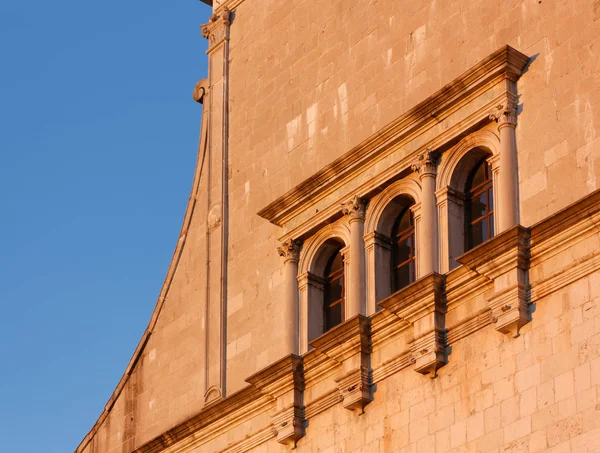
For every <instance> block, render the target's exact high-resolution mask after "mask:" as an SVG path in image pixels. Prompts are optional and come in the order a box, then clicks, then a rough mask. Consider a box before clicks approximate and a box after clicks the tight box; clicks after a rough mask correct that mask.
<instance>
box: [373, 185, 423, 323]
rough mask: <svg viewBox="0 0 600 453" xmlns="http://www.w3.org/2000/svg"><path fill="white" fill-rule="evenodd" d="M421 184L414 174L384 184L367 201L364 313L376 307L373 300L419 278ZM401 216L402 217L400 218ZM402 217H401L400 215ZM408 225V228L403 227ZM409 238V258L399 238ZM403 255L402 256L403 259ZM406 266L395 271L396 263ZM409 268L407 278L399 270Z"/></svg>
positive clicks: (375, 302)
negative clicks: (365, 303) (385, 185)
mask: <svg viewBox="0 0 600 453" xmlns="http://www.w3.org/2000/svg"><path fill="white" fill-rule="evenodd" d="M420 196H421V186H420V184H419V182H418V180H417V178H416V177H415V176H414V175H408V176H407V177H405V178H403V179H401V180H399V181H396V182H394V183H392V184H390V185H389V186H388V187H386V188H385V189H384V190H383V191H382V192H381V193H380V194H378V195H377V196H375V197H374V198H373V199H372V200H371V201H370V202H369V209H368V210H367V214H366V219H365V235H364V240H365V254H366V277H367V288H366V289H367V313H368V314H373V313H375V312H376V311H377V310H379V306H378V305H377V303H378V302H379V301H381V300H383V299H385V298H386V297H388V296H390V295H391V294H392V293H394V292H396V291H398V290H400V289H402V288H403V287H404V286H406V284H408V283H412V282H413V281H415V280H416V279H417V278H419V277H420V273H419V259H418V249H419V247H418V244H419V241H421V239H420V218H421V215H420V207H421V199H420ZM404 216H405V217H404ZM403 217H404V220H402V218H403ZM407 225H410V226H411V230H409V229H407V228H405V227H407ZM408 238H410V242H411V246H412V247H411V248H412V250H411V252H410V253H411V255H412V256H411V257H410V258H411V259H410V261H409V262H406V263H405V261H407V259H408V257H406V253H405V250H404V249H402V250H399V249H398V245H399V241H400V240H402V241H404V242H403V243H404V244H406V239H408ZM404 257H406V258H404ZM403 264H404V265H408V266H406V267H405V268H403V269H401V270H399V271H398V272H395V270H396V269H397V268H398V266H401V267H402V265H403ZM407 270H408V271H409V272H410V274H411V275H409V276H408V277H409V278H404V279H403V278H400V275H399V274H400V273H402V272H406V271H407Z"/></svg>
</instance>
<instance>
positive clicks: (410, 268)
mask: <svg viewBox="0 0 600 453" xmlns="http://www.w3.org/2000/svg"><path fill="white" fill-rule="evenodd" d="M391 239H392V272H391V276H392V293H395V292H396V291H399V290H400V289H402V288H404V287H405V286H408V285H410V284H411V283H413V282H414V281H415V280H416V244H415V225H414V220H413V215H412V212H411V210H410V207H406V208H404V210H403V211H402V212H401V213H400V215H399V216H398V218H397V219H396V222H395V223H394V226H393V228H392V237H391Z"/></svg>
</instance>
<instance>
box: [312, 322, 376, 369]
mask: <svg viewBox="0 0 600 453" xmlns="http://www.w3.org/2000/svg"><path fill="white" fill-rule="evenodd" d="M370 336H371V320H370V319H369V318H367V317H366V316H363V315H356V316H354V317H352V318H350V319H349V320H347V321H345V322H343V323H342V324H340V325H338V326H335V327H334V328H332V329H330V330H328V331H327V332H325V333H324V334H323V335H321V336H320V337H318V338H316V339H314V340H313V341H311V342H310V343H309V344H310V346H312V347H313V348H315V349H316V350H317V351H319V352H320V353H321V354H324V355H326V356H327V357H329V358H330V359H332V360H335V361H336V362H341V361H343V360H345V359H346V358H347V357H348V356H350V355H352V354H354V353H356V352H359V351H360V350H368V351H369V352H370V348H371V342H370Z"/></svg>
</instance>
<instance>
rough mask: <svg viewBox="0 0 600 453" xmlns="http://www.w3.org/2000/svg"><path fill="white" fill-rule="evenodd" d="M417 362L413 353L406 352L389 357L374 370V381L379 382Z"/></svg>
mask: <svg viewBox="0 0 600 453" xmlns="http://www.w3.org/2000/svg"><path fill="white" fill-rule="evenodd" d="M414 363H415V359H414V358H413V357H412V354H411V353H410V351H409V352H405V353H403V354H401V355H399V356H397V357H394V358H392V359H388V360H386V361H385V362H383V363H382V364H381V365H379V366H378V367H377V368H375V369H374V370H373V383H375V384H376V383H378V382H381V381H383V380H384V379H386V378H388V377H389V376H391V375H393V374H396V373H397V372H398V371H400V370H403V369H404V368H407V367H409V366H411V365H413V364H414Z"/></svg>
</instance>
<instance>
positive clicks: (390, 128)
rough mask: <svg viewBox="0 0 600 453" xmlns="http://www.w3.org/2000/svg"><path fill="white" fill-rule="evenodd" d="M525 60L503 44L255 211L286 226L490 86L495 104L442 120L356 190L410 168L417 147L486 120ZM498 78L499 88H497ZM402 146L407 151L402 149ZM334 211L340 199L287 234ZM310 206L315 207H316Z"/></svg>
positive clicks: (307, 227)
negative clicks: (451, 122)
mask: <svg viewBox="0 0 600 453" xmlns="http://www.w3.org/2000/svg"><path fill="white" fill-rule="evenodd" d="M528 61H529V58H528V57H527V56H525V55H523V54H522V53H520V52H518V51H516V50H515V49H513V48H512V47H510V46H504V47H503V48H501V49H499V50H498V51H496V52H494V53H493V54H492V55H490V56H489V57H487V58H486V59H484V60H483V61H481V62H480V63H478V64H477V65H475V66H474V67H473V68H471V69H470V70H468V71H467V72H465V73H464V74H462V75H461V76H459V77H458V78H457V79H455V80H454V81H452V82H451V83H449V84H448V85H446V86H445V87H443V88H442V89H441V90H439V91H437V92H436V93H435V94H433V95H432V96H430V97H429V98H428V99H426V100H425V101H423V102H421V103H420V104H418V105H417V106H415V107H414V108H412V109H410V110H409V111H408V112H406V113H405V114H403V115H401V116H400V117H399V118H397V119H396V120H394V121H393V122H392V123H390V124H389V125H387V126H385V127H384V128H383V129H382V130H380V131H379V132H377V133H376V134H374V135H372V136H371V137H369V138H368V139H366V140H365V141H363V142H362V143H360V144H359V145H358V146H356V147H354V148H353V149H352V150H350V151H349V152H347V153H346V154H345V155H343V156H341V157H340V158H338V159H336V160H335V161H334V162H332V163H331V164H329V165H327V166H325V167H324V168H323V169H321V170H320V171H318V172H317V173H316V174H314V175H313V176H312V177H311V178H310V179H307V180H305V181H304V182H302V183H300V184H299V185H298V186H296V187H295V188H293V189H292V190H290V191H289V192H287V193H286V194H285V195H283V196H281V197H279V198H278V199H276V200H275V201H273V202H272V203H270V204H269V205H268V206H266V207H265V208H263V209H261V210H260V211H259V212H258V215H260V216H261V217H263V218H265V219H267V220H269V221H270V222H271V223H274V224H275V225H278V226H286V225H287V224H288V223H290V221H291V220H292V219H294V218H296V217H298V216H299V215H300V214H301V213H303V212H304V211H306V210H307V209H308V208H309V206H314V204H315V203H317V202H319V201H320V200H322V199H325V198H327V197H329V198H331V197H330V196H331V194H333V193H335V192H339V190H340V187H341V186H342V185H343V184H346V183H347V182H348V181H351V180H356V179H357V178H358V175H360V174H361V173H364V172H366V171H367V170H368V169H369V168H372V167H373V166H374V165H376V163H377V162H379V161H380V160H381V159H383V158H385V157H386V156H388V155H390V154H392V153H393V152H394V151H397V150H399V149H400V148H401V147H402V146H403V144H405V143H408V142H410V141H412V140H414V139H415V137H417V136H420V135H423V134H424V133H425V132H426V131H428V130H429V129H432V128H434V127H438V128H439V127H441V126H440V124H442V123H443V120H444V119H445V118H447V117H448V116H449V115H450V114H451V113H455V112H456V111H458V110H460V108H461V107H463V106H465V105H467V104H468V103H470V102H472V101H474V99H477V98H479V99H480V100H482V99H483V96H482V94H483V93H484V92H486V91H488V90H492V92H494V93H495V95H493V96H492V97H493V99H492V100H491V102H493V104H491V105H490V104H489V103H488V102H485V104H484V105H481V107H480V109H479V110H477V112H476V113H474V114H468V115H467V117H465V118H463V119H462V121H458V122H457V123H454V125H448V126H444V127H445V128H446V131H445V132H443V131H441V130H440V131H439V133H436V134H435V136H436V137H437V139H433V140H432V141H431V142H429V144H427V143H423V145H422V146H423V148H420V149H417V150H415V151H414V152H413V153H410V154H409V155H407V156H406V157H405V158H404V159H402V161H401V162H400V163H399V165H400V167H398V165H393V168H390V166H389V165H387V166H386V169H389V170H390V172H389V173H386V171H385V170H384V171H383V172H382V175H375V176H373V177H371V178H370V182H369V183H367V184H366V186H365V187H360V188H359V189H360V190H358V191H355V193H356V195H358V196H363V195H366V194H367V193H368V192H369V191H370V190H373V188H374V187H376V186H374V187H372V186H373V185H374V184H377V185H381V184H382V183H384V182H385V180H381V178H383V177H385V178H391V177H393V175H397V174H398V173H399V172H400V171H402V169H408V167H409V166H410V164H411V163H412V162H413V161H414V157H415V155H416V153H418V152H421V151H424V150H425V149H426V148H427V147H430V148H432V149H438V148H439V147H440V146H443V145H444V143H446V142H447V141H448V140H450V139H451V138H455V137H456V135H457V134H460V131H467V130H469V129H470V128H472V127H473V126H474V125H476V124H478V123H481V121H490V120H489V111H490V109H491V108H492V106H494V105H498V103H500V102H503V100H506V99H509V98H511V95H512V93H510V92H509V91H508V90H509V88H510V87H508V85H507V84H506V82H505V80H506V79H507V78H509V79H515V80H516V78H518V77H519V75H520V74H521V71H522V70H523V68H524V67H525V65H526V64H527V62H528ZM499 84H500V85H502V87H503V88H499ZM494 90H496V91H494ZM500 90H501V91H500ZM488 97H489V96H488ZM448 134H450V135H448ZM413 146H414V145H413ZM404 152H405V153H406V151H404ZM392 171H393V172H392ZM383 175H385V176H383ZM380 176H381V177H380ZM336 211H337V212H339V203H333V204H329V205H328V206H327V207H324V209H320V212H319V214H318V215H317V216H314V215H311V220H310V221H309V220H307V221H306V222H304V223H300V224H297V225H293V226H292V227H291V228H289V227H288V232H287V234H292V235H294V236H295V237H297V238H299V237H301V236H302V235H304V234H306V232H307V231H309V230H311V229H313V228H315V226H316V225H318V224H319V222H326V221H327V220H328V217H331V216H332V215H334V214H335V212H336ZM312 212H313V213H314V208H313V210H312ZM296 223H297V222H296Z"/></svg>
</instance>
